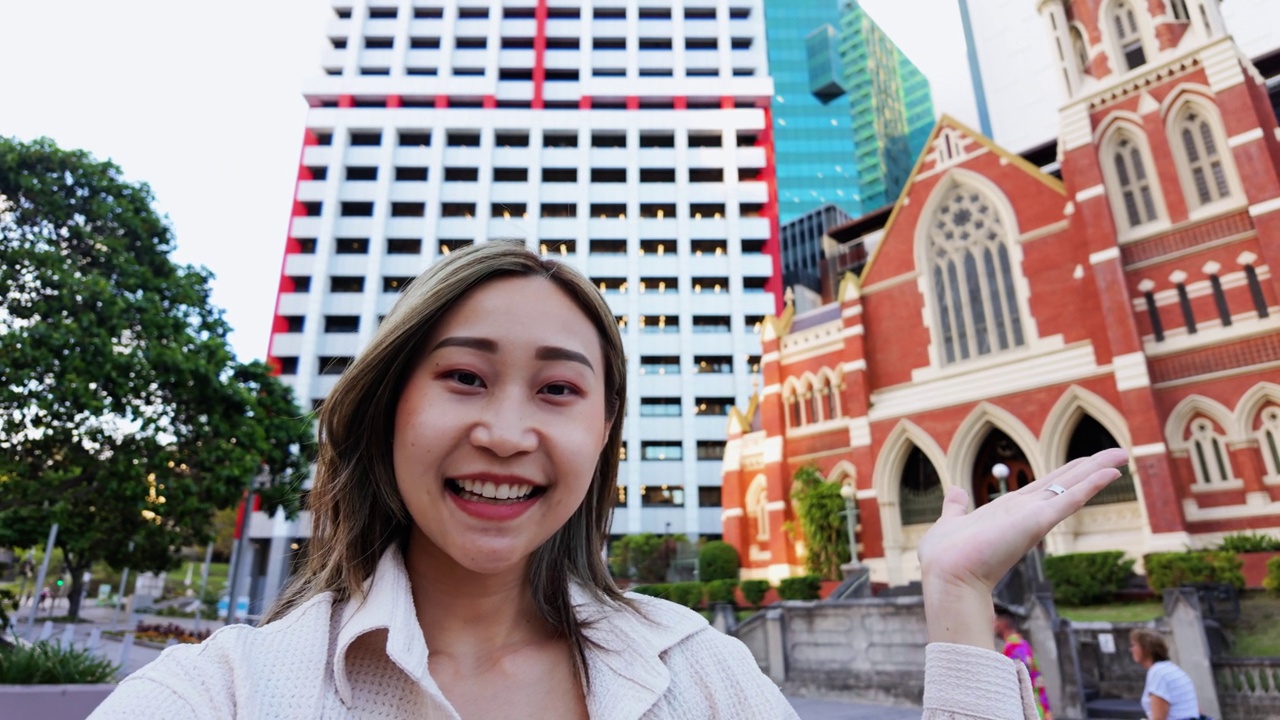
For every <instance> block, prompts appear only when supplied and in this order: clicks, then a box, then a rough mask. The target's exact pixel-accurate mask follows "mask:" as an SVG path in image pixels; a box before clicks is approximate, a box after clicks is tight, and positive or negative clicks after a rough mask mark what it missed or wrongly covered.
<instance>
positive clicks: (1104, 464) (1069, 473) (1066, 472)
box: [1018, 448, 1129, 495]
mask: <svg viewBox="0 0 1280 720" xmlns="http://www.w3.org/2000/svg"><path fill="white" fill-rule="evenodd" d="M1128 461H1129V453H1128V452H1127V451H1126V450H1124V449H1123V448H1110V449H1107V450H1103V451H1101V452H1097V453H1094V454H1093V455H1090V456H1088V457H1083V458H1076V459H1075V460H1072V461H1071V462H1069V463H1067V464H1066V465H1063V466H1062V467H1060V468H1058V469H1057V470H1054V471H1053V472H1051V473H1049V474H1048V475H1046V476H1044V477H1042V478H1037V479H1036V480H1035V482H1032V483H1028V484H1027V485H1025V486H1024V487H1022V488H1019V489H1018V493H1019V494H1026V495H1034V494H1037V493H1040V492H1043V491H1044V490H1046V489H1048V487H1049V486H1050V485H1054V484H1057V485H1061V486H1062V487H1065V488H1068V489H1070V488H1071V487H1072V486H1074V485H1076V484H1077V483H1079V482H1081V481H1083V480H1084V478H1087V477H1091V476H1092V475H1093V473H1096V472H1097V471H1099V470H1103V469H1111V468H1117V467H1121V466H1123V465H1125V464H1126V463H1128Z"/></svg>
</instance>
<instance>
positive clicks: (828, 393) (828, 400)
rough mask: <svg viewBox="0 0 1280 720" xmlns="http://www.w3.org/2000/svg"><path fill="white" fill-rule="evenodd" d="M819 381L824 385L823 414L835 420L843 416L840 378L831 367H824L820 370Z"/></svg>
mask: <svg viewBox="0 0 1280 720" xmlns="http://www.w3.org/2000/svg"><path fill="white" fill-rule="evenodd" d="M818 378H819V381H820V382H821V383H822V385H823V393H822V404H823V408H822V411H823V415H824V416H825V417H826V419H827V420H834V419H836V418H838V417H841V416H842V409H841V407H840V385H841V384H842V383H841V381H840V378H839V377H838V376H837V375H836V373H835V372H834V371H832V370H831V368H827V367H824V368H822V369H821V370H819V371H818Z"/></svg>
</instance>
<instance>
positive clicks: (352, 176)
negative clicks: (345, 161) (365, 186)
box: [347, 165, 378, 180]
mask: <svg viewBox="0 0 1280 720" xmlns="http://www.w3.org/2000/svg"><path fill="white" fill-rule="evenodd" d="M377 179H378V168H376V167H357V166H353V165H348V166H347V180H377Z"/></svg>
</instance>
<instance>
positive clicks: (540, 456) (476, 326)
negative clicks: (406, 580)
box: [393, 277, 610, 574]
mask: <svg viewBox="0 0 1280 720" xmlns="http://www.w3.org/2000/svg"><path fill="white" fill-rule="evenodd" d="M609 426H610V423H609V421H608V420H607V419H606V418H605V368H604V359H603V355H602V351H601V349H600V339H599V335H598V334H597V332H596V329H595V327H594V326H593V325H592V324H591V321H590V320H589V319H588V318H587V316H586V315H585V314H584V313H583V312H582V311H581V310H580V309H578V306H577V305H576V304H575V303H574V302H573V300H572V299H570V297H569V296H568V295H567V294H566V293H565V292H564V291H562V290H561V289H560V288H559V287H557V286H556V285H555V283H553V282H551V281H549V280H545V279H542V278H536V277H513V278H501V279H498V280H493V281H490V282H488V283H485V284H484V285H481V286H480V287H478V288H476V289H475V290H473V291H471V293H470V294H468V295H467V296H466V297H464V298H463V299H462V301H460V302H459V303H458V304H457V305H455V306H454V307H453V308H452V309H451V310H450V311H449V312H448V313H446V314H445V315H444V316H443V317H442V318H441V320H440V321H439V322H438V323H436V326H435V328H434V330H433V331H432V333H431V334H430V336H429V337H428V338H427V340H426V345H425V347H424V355H423V357H422V359H421V360H420V361H419V363H418V365H417V367H416V368H415V369H414V370H413V371H412V374H411V375H410V377H409V380H408V382H407V383H406V385H405V389H404V392H403V394H402V395H401V396H400V402H399V405H398V406H397V407H396V416H395V439H394V444H393V462H394V466H395V474H396V485H397V487H398V489H399V491H400V496H401V497H402V498H404V503H405V506H406V507H407V508H408V510H409V514H410V515H411V516H412V517H413V522H414V526H415V530H414V531H413V533H412V535H413V536H412V538H411V541H410V550H409V552H410V555H411V556H412V555H413V554H414V553H415V549H417V551H418V552H422V551H426V552H427V554H428V555H431V556H438V555H439V554H440V553H443V554H444V555H445V556H447V557H448V558H451V559H452V560H453V561H454V562H455V563H457V564H458V565H460V566H462V567H463V568H466V569H468V570H470V571H472V572H477V573H486V574H492V573H501V572H503V571H512V570H523V568H524V566H525V562H526V561H527V559H528V558H529V556H530V555H531V554H532V553H533V552H534V550H536V549H537V548H538V547H539V546H540V545H542V543H544V542H545V541H546V540H547V539H548V538H550V537H551V535H552V534H553V533H555V531H556V530H558V529H559V528H560V527H561V526H562V525H564V523H565V522H566V521H567V520H568V519H569V517H570V516H571V515H572V514H573V512H574V511H575V510H577V508H578V506H579V505H580V504H581V503H582V501H583V498H584V497H585V495H586V493H587V489H588V487H589V486H590V484H591V479H592V475H593V474H594V472H595V467H596V461H597V459H598V458H599V456H600V452H601V450H602V449H603V447H604V444H605V441H606V439H607V438H608V435H609ZM435 551H439V552H435Z"/></svg>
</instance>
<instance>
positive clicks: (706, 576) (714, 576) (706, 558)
mask: <svg viewBox="0 0 1280 720" xmlns="http://www.w3.org/2000/svg"><path fill="white" fill-rule="evenodd" d="M740 567H742V562H741V560H739V559H738V551H737V549H735V548H734V547H733V546H732V545H730V544H729V543H727V542H724V541H723V540H712V541H711V542H709V543H707V544H706V545H703V546H702V550H700V551H699V552H698V579H699V580H702V581H703V582H711V581H712V580H737V579H738V568H740Z"/></svg>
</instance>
